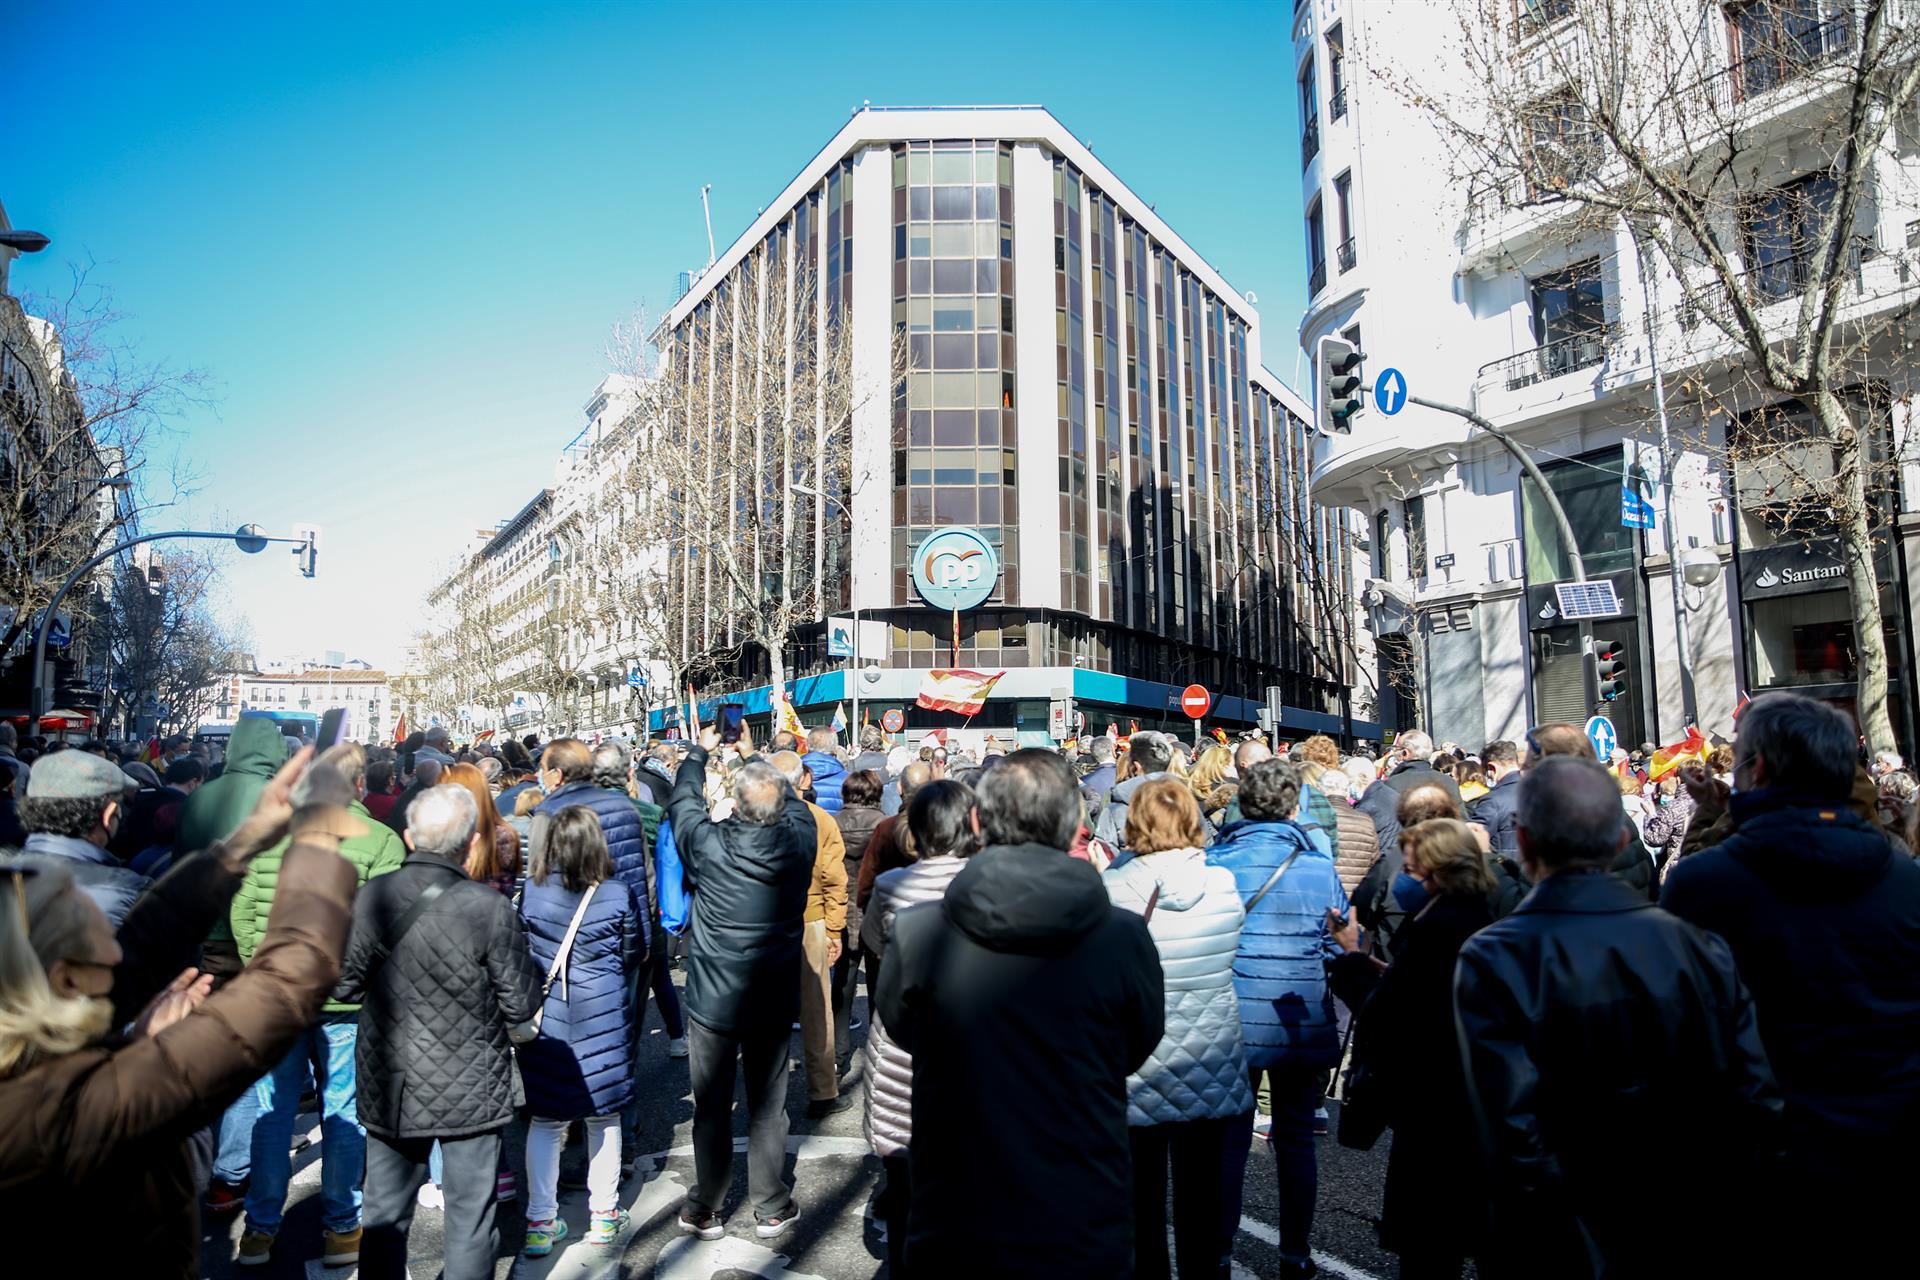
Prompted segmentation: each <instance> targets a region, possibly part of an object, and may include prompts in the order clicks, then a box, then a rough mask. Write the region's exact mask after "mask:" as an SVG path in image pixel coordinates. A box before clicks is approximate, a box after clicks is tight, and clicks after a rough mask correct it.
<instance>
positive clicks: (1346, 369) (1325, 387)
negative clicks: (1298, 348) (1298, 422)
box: [1314, 334, 1367, 435]
mask: <svg viewBox="0 0 1920 1280" xmlns="http://www.w3.org/2000/svg"><path fill="white" fill-rule="evenodd" d="M1366 358H1367V357H1366V355H1365V353H1364V352H1362V351H1361V350H1360V349H1359V348H1358V347H1356V346H1354V345H1353V344H1352V343H1351V342H1348V341H1347V340H1346V339H1344V338H1336V337H1334V336H1333V335H1332V334H1326V335H1325V336H1323V337H1322V338H1321V339H1320V345H1319V347H1318V348H1317V358H1316V359H1315V362H1314V364H1315V377H1314V381H1315V383H1316V384H1317V389H1318V390H1319V393H1320V397H1319V399H1320V433H1321V434H1322V435H1331V434H1332V433H1334V432H1336V431H1337V432H1339V433H1340V434H1342V435H1345V434H1346V433H1347V432H1348V431H1349V430H1350V429H1351V428H1350V423H1351V420H1352V418H1353V415H1354V414H1356V413H1358V412H1360V405H1361V403H1362V397H1363V395H1364V394H1365V392H1364V391H1362V389H1361V386H1360V382H1361V378H1360V365H1361V363H1362V362H1363V361H1365V360H1366Z"/></svg>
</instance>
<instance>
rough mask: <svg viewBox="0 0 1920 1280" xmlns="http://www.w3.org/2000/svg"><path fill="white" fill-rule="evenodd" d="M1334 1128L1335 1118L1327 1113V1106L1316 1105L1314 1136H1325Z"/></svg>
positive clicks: (1314, 1111) (1314, 1110)
mask: <svg viewBox="0 0 1920 1280" xmlns="http://www.w3.org/2000/svg"><path fill="white" fill-rule="evenodd" d="M1332 1130H1333V1118H1332V1117H1331V1116H1329V1115H1328V1114H1327V1109H1326V1108H1325V1107H1315V1108H1314V1109H1313V1132H1314V1136H1315V1137H1319V1138H1324V1137H1326V1136H1327V1134H1328V1133H1330V1132H1332Z"/></svg>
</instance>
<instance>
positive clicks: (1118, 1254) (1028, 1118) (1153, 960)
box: [874, 844, 1165, 1278]
mask: <svg viewBox="0 0 1920 1280" xmlns="http://www.w3.org/2000/svg"><path fill="white" fill-rule="evenodd" d="M874 1007H875V1009H876V1010H877V1011H878V1013H879V1016H880V1019H881V1021H882V1022H883V1023H884V1024H885V1025H886V1027H887V1028H888V1030H889V1031H890V1032H891V1033H892V1035H893V1039H894V1040H895V1042H896V1043H898V1044H899V1045H900V1046H901V1047H903V1048H904V1049H905V1050H906V1051H907V1052H908V1053H910V1054H912V1055H913V1063H914V1068H913V1145H912V1150H911V1152H910V1158H911V1160H912V1173H913V1186H914V1196H913V1210H912V1215H911V1220H910V1223H909V1228H908V1230H909V1241H910V1243H909V1246H908V1247H909V1251H910V1252H912V1253H917V1254H920V1255H921V1256H924V1257H936V1258H937V1257H948V1258H975V1259H978V1258H989V1259H992V1260H993V1263H994V1266H993V1270H994V1271H995V1273H996V1274H997V1275H1000V1276H1046V1277H1050V1278H1051V1277H1057V1276H1063V1275H1086V1276H1094V1275H1099V1276H1111V1275H1126V1274H1131V1269H1132V1257H1133V1221H1132V1219H1133V1213H1132V1190H1131V1186H1132V1182H1131V1177H1132V1174H1131V1163H1130V1156H1129V1146H1128V1137H1127V1076H1128V1074H1129V1073H1130V1072H1132V1071H1134V1070H1135V1069H1136V1068H1138V1067H1139V1066H1140V1064H1141V1063H1142V1062H1144V1061H1146V1059H1147V1056H1148V1055H1149V1054H1150V1053H1151V1052H1152V1051H1153V1048H1154V1046H1155V1045H1156V1044H1157V1043H1158V1042H1159V1040H1160V1036H1161V1032H1162V1030H1163V1029H1164V1018H1165V995H1164V991H1163V987H1162V980H1161V972H1160V957H1159V955H1158V953H1157V952H1156V951H1155V949H1154V945H1153V939H1152V938H1151V937H1150V936H1149V934H1148V932H1147V927H1146V926H1145V925H1144V924H1142V923H1141V920H1140V917H1139V916H1138V915H1136V914H1134V913H1132V912H1129V911H1125V910H1122V909H1120V908H1118V907H1115V906H1114V905H1112V903H1111V902H1110V901H1109V900H1108V897H1107V892H1106V889H1105V888H1104V887H1102V885H1101V883H1100V877H1099V874H1098V873H1096V872H1095V871H1094V869H1093V868H1092V866H1091V865H1089V864H1088V863H1085V862H1080V861H1077V860H1075V859H1073V858H1069V857H1068V856H1067V855H1066V854H1065V853H1064V852H1063V851H1062V850H1059V849H1054V848H1049V847H1047V846H1044V845H1035V844H1023V845H1001V846H995V847H993V848H989V849H987V850H985V851H983V852H981V853H978V854H975V855H974V856H973V857H972V858H970V859H968V861H967V866H966V869H965V870H963V871H961V872H960V873H959V874H958V875H957V876H955V877H954V879H953V882H952V884H951V885H949V886H948V889H947V892H946V895H945V897H944V898H942V899H941V900H940V901H939V902H928V903H924V904H922V905H920V906H915V907H909V908H907V909H906V910H904V911H902V912H900V914H899V915H898V916H897V917H895V920H894V927H893V938H892V941H891V943H890V945H889V948H888V952H887V957H886V960H885V961H884V963H882V965H881V968H880V984H879V990H878V991H877V992H876V993H875V996H874ZM1009 1152H1016V1153H1018V1156H1019V1158H1018V1159H1010V1158H1009V1157H1008V1153H1009ZM1008 1204H1023V1205H1034V1206H1044V1209H1045V1216H1046V1219H1047V1223H1048V1227H1047V1230H1046V1231H1044V1232H1036V1231H1035V1230H1034V1229H1033V1221H1032V1219H1031V1218H1030V1216H1028V1215H1024V1214H1009V1213H1007V1212H1005V1206H1006V1205H1008Z"/></svg>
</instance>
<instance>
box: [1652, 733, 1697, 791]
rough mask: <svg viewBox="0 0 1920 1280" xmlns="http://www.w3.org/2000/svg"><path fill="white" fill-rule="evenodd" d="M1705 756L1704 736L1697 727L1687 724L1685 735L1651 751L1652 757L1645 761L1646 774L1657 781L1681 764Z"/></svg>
mask: <svg viewBox="0 0 1920 1280" xmlns="http://www.w3.org/2000/svg"><path fill="white" fill-rule="evenodd" d="M1706 758H1707V740H1706V738H1705V737H1703V736H1701V733H1700V730H1699V729H1698V728H1697V727H1695V726H1693V725H1688V726H1687V736H1686V737H1684V738H1682V739H1680V741H1678V742H1675V743H1672V744H1670V745H1668V746H1664V747H1662V748H1660V749H1659V750H1658V751H1656V752H1654V753H1653V759H1652V760H1649V761H1648V762H1647V776H1648V777H1649V778H1651V779H1653V781H1655V782H1658V781H1660V779H1662V778H1664V777H1666V776H1667V775H1668V774H1670V773H1672V772H1673V771H1674V770H1675V769H1678V768H1679V767H1680V766H1681V765H1683V764H1687V763H1688V762H1690V761H1694V760H1704V759H1706Z"/></svg>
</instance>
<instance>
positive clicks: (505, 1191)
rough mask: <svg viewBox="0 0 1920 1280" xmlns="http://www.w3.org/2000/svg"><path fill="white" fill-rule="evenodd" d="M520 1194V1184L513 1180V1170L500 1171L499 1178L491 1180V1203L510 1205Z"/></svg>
mask: <svg viewBox="0 0 1920 1280" xmlns="http://www.w3.org/2000/svg"><path fill="white" fill-rule="evenodd" d="M519 1194H520V1184H519V1183H517V1182H515V1181H514V1180H513V1170H511V1169H502V1170H501V1171H500V1176H499V1177H497V1178H495V1179H494V1180H493V1202H494V1203H495V1204H512V1203H513V1202H514V1199H515V1198H516V1197H518V1196H519Z"/></svg>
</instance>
